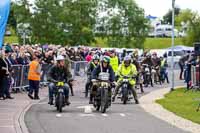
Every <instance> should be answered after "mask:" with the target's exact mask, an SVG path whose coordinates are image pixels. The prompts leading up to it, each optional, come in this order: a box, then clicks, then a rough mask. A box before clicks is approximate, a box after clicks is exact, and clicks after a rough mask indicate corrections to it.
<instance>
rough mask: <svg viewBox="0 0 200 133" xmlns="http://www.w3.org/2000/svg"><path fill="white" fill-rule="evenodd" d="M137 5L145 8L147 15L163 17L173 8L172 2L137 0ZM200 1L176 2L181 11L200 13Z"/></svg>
mask: <svg viewBox="0 0 200 133" xmlns="http://www.w3.org/2000/svg"><path fill="white" fill-rule="evenodd" d="M135 1H136V3H138V5H139V6H140V7H142V8H144V10H145V13H146V14H147V15H149V14H151V15H153V16H158V17H162V16H163V15H164V14H166V13H167V11H168V10H169V9H171V8H172V0H135ZM199 5H200V0H176V6H178V7H180V8H181V9H186V8H189V9H192V10H193V11H198V12H199V13H200V8H199Z"/></svg>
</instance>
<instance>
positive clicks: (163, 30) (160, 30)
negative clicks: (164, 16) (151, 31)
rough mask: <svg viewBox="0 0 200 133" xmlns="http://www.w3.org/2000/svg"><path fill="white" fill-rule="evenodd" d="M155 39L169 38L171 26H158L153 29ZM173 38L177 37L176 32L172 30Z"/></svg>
mask: <svg viewBox="0 0 200 133" xmlns="http://www.w3.org/2000/svg"><path fill="white" fill-rule="evenodd" d="M155 36H156V37H171V36H172V26H171V25H159V26H157V27H156V28H155ZM174 36H175V37H178V30H177V29H174Z"/></svg>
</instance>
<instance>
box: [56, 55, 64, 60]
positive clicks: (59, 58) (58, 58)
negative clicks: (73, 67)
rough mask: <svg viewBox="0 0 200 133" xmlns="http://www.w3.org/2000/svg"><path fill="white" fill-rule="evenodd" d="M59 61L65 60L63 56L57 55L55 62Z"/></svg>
mask: <svg viewBox="0 0 200 133" xmlns="http://www.w3.org/2000/svg"><path fill="white" fill-rule="evenodd" d="M61 60H65V58H64V56H62V55H58V56H57V58H56V61H61Z"/></svg>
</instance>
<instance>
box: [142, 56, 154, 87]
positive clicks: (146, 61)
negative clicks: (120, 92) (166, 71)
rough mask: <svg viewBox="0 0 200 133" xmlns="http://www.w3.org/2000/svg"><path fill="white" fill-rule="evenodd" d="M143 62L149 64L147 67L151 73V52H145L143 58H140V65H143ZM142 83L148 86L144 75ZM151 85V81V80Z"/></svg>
mask: <svg viewBox="0 0 200 133" xmlns="http://www.w3.org/2000/svg"><path fill="white" fill-rule="evenodd" d="M143 64H147V65H148V66H149V68H150V74H152V73H151V71H152V70H151V67H152V66H153V61H152V58H151V53H150V52H148V53H146V56H145V57H144V59H143V60H142V62H141V65H143ZM144 71H145V70H144V69H142V73H143V74H144ZM144 84H145V87H147V86H148V84H147V79H146V78H145V77H144ZM151 86H152V87H153V82H152V81H151Z"/></svg>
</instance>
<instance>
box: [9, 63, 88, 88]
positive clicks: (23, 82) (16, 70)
mask: <svg viewBox="0 0 200 133" xmlns="http://www.w3.org/2000/svg"><path fill="white" fill-rule="evenodd" d="M87 65H88V63H87V62H86V61H71V70H72V71H71V72H72V78H73V79H75V78H76V77H77V76H79V77H84V76H86V71H87ZM51 66H52V65H49V64H43V65H42V75H41V81H40V83H41V84H42V85H47V83H48V82H47V72H48V70H49V69H50V67H51ZM12 69H13V72H12V74H11V78H12V88H13V89H19V90H24V89H26V88H27V89H28V87H29V81H28V71H29V65H12Z"/></svg>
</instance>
